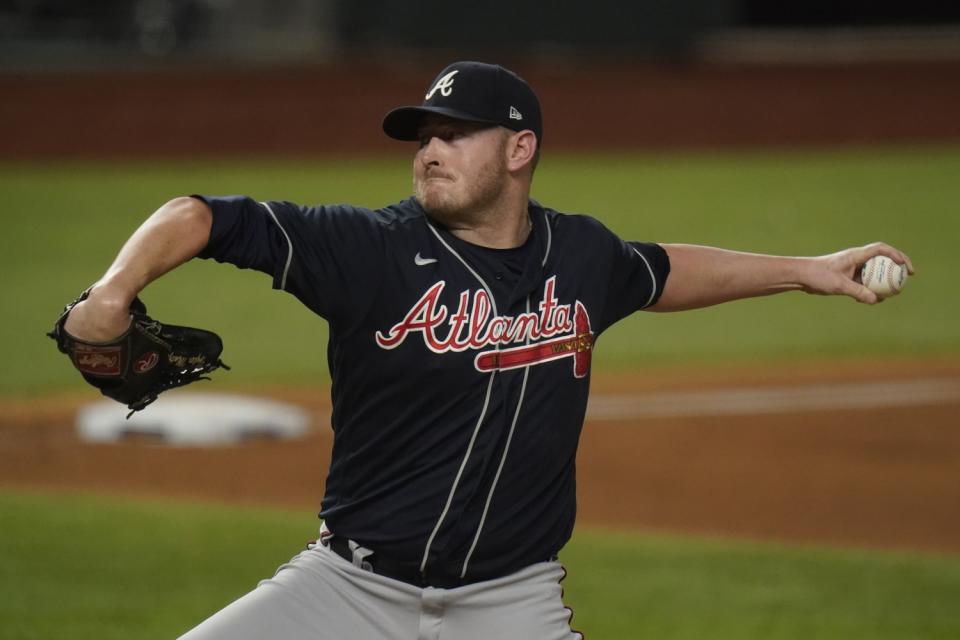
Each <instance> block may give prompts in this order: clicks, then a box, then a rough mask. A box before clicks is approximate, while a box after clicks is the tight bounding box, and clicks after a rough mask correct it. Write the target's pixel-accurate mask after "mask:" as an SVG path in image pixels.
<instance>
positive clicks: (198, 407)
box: [76, 392, 310, 446]
mask: <svg viewBox="0 0 960 640" xmlns="http://www.w3.org/2000/svg"><path fill="white" fill-rule="evenodd" d="M128 413H130V410H129V409H127V407H126V406H125V405H122V404H120V403H119V402H114V401H113V400H101V401H99V402H94V403H91V404H88V405H86V406H84V407H82V408H81V409H80V410H79V411H78V412H77V421H76V428H77V433H78V435H79V436H80V438H81V439H82V440H87V441H90V442H119V441H121V440H124V439H127V438H130V439H149V440H151V441H155V442H158V443H161V444H171V445H180V446H214V445H224V444H237V443H240V442H243V441H245V440H253V439H258V440H260V439H290V438H298V437H301V436H303V435H305V434H306V433H307V431H308V430H309V427H310V414H309V413H308V412H307V411H305V410H304V409H301V408H300V407H297V406H294V405H291V404H287V403H284V402H277V401H275V400H266V399H262V398H254V397H251V396H242V395H232V394H224V393H195V392H168V393H165V394H163V395H162V396H161V397H160V398H159V399H158V400H156V401H155V402H154V403H153V404H151V405H149V406H148V407H147V408H146V409H144V410H142V411H138V412H136V413H135V414H133V415H132V416H130V419H129V420H127V419H126V418H127V414H128Z"/></svg>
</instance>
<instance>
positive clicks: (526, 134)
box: [507, 130, 537, 171]
mask: <svg viewBox="0 0 960 640" xmlns="http://www.w3.org/2000/svg"><path fill="white" fill-rule="evenodd" d="M536 154H537V136H536V134H534V133H533V131H530V130H525V131H518V132H517V133H515V134H513V135H512V136H510V140H509V141H508V143H507V169H508V170H509V171H519V170H520V169H523V168H524V167H526V166H527V165H529V164H531V163H532V162H533V159H534V157H535V156H536Z"/></svg>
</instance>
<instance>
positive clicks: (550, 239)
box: [527, 213, 553, 311]
mask: <svg viewBox="0 0 960 640" xmlns="http://www.w3.org/2000/svg"><path fill="white" fill-rule="evenodd" d="M543 226H545V227H546V228H547V250H546V251H544V252H543V262H541V263H540V266H541V267H545V266H547V257H548V256H549V255H550V247H551V245H552V244H553V231H551V230H550V221H549V220H547V214H546V213H544V214H543ZM527 311H529V309H527Z"/></svg>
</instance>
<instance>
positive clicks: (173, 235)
mask: <svg viewBox="0 0 960 640" xmlns="http://www.w3.org/2000/svg"><path fill="white" fill-rule="evenodd" d="M212 224H213V214H212V213H211V211H210V207H208V206H207V204H206V203H204V202H202V201H200V200H198V199H196V198H188V197H183V198H175V199H173V200H171V201H169V202H167V203H166V204H165V205H163V206H162V207H160V208H159V209H157V211H156V212H155V213H154V214H153V215H151V216H150V217H149V218H147V220H146V221H145V222H144V223H143V224H142V225H140V228H139V229H137V230H136V231H135V232H134V233H133V235H132V236H130V238H129V239H128V240H127V242H126V243H125V244H124V245H123V248H122V249H120V253H119V254H118V255H117V257H116V259H115V260H114V261H113V264H111V265H110V268H109V269H107V272H106V273H105V274H104V275H103V277H101V278H100V279H99V280H98V281H97V282H96V283H95V284H94V285H93V288H92V289H91V290H90V295H89V297H88V298H87V299H86V300H84V301H83V302H81V303H79V304H78V305H76V306H75V307H74V308H73V310H72V311H71V312H70V315H69V317H68V318H67V321H66V324H65V325H64V328H65V329H66V331H67V332H68V333H69V334H70V335H72V336H74V337H77V338H80V339H81V340H86V341H89V342H103V341H107V340H111V339H113V338H115V337H117V336H119V335H120V334H122V333H123V332H124V331H126V330H127V327H129V326H130V314H129V308H130V303H131V302H132V301H133V299H134V298H135V297H136V296H137V295H138V294H139V293H140V292H141V291H143V289H144V288H146V286H147V285H148V284H150V283H151V282H153V281H154V280H156V279H157V278H159V277H160V276H162V275H163V274H165V273H167V272H168V271H170V270H172V269H174V268H176V267H178V266H180V265H181V264H183V263H185V262H187V261H188V260H190V259H191V258H193V257H195V256H196V255H197V254H198V253H200V252H201V251H202V250H203V248H204V247H206V246H207V242H208V241H209V239H210V228H211V226H212Z"/></svg>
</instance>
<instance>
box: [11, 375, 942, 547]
mask: <svg viewBox="0 0 960 640" xmlns="http://www.w3.org/2000/svg"><path fill="white" fill-rule="evenodd" d="M851 380H856V381H863V382H867V383H869V382H882V381H887V382H891V381H893V382H896V381H910V380H914V381H916V380H932V381H939V382H941V383H945V384H946V385H948V386H949V385H953V384H956V385H957V386H958V387H960V361H956V360H944V361H932V362H914V363H903V362H898V363H882V362H880V363H862V362H861V363H848V364H829V365H804V366H793V367H789V368H787V367H783V368H755V369H746V370H745V369H740V370H736V371H717V370H708V371H704V372H699V373H695V372H690V371H682V370H676V371H673V372H669V373H668V374H667V375H665V376H661V377H657V378H653V377H651V376H639V375H632V376H626V375H622V374H617V375H610V374H608V375H598V376H597V377H596V378H595V380H594V382H593V393H594V396H595V397H598V396H603V395H604V394H623V393H628V392H643V393H651V394H656V393H659V392H664V391H676V390H689V389H712V390H726V389H734V388H751V389H754V388H759V389H763V388H778V389H779V388H785V387H790V386H803V385H811V384H814V383H816V384H818V385H822V384H836V385H839V384H841V383H846V382H849V381H851ZM940 386H941V387H943V384H941V385H940ZM264 391H265V393H269V391H268V390H264ZM958 391H960V389H958ZM269 395H272V396H273V397H281V398H284V399H288V400H293V401H297V402H300V403H301V404H303V405H304V406H307V407H308V408H310V409H311V411H312V412H313V414H314V416H315V417H316V421H317V426H316V427H315V428H314V429H313V430H312V432H311V434H310V435H309V436H308V437H307V438H305V439H303V440H300V441H295V442H251V443H246V444H244V445H240V446H234V447H218V448H208V449H197V448H192V449H186V448H173V447H167V446H161V445H156V444H150V443H143V442H140V443H137V442H126V443H122V444H89V443H83V442H80V441H79V440H78V439H77V437H76V436H75V435H74V432H73V429H72V428H71V426H70V424H71V423H72V419H73V412H74V410H75V409H76V407H77V406H79V405H80V404H81V403H83V402H88V401H90V400H92V399H94V398H92V397H91V396H90V395H87V394H84V395H82V396H72V397H67V398H62V399H60V400H59V401H57V402H52V401H49V400H44V401H42V402H21V403H8V404H7V406H6V407H5V411H4V416H5V418H4V419H3V421H2V422H0V487H4V486H5V487H29V488H34V489H56V490H84V491H88V490H89V491H95V492H102V493H108V494H119V495H134V496H138V495H148V496H158V497H160V496H162V497H177V498H186V499H191V500H213V501H218V502H240V503H250V504H262V505H275V506H280V505H282V506H287V507H298V508H303V509H308V510H315V509H316V508H317V506H318V504H319V500H320V497H321V495H322V490H323V478H324V474H325V472H326V468H327V465H328V464H329V454H330V441H331V434H330V431H329V427H328V426H327V422H326V420H327V416H328V415H329V414H328V410H329V407H328V401H327V396H326V391H325V390H321V392H319V393H318V392H289V391H288V392H285V393H269ZM958 397H960V393H958V394H954V395H952V396H951V398H952V399H951V398H947V399H946V400H941V401H932V402H928V403H925V404H924V403H922V401H921V403H920V404H909V403H907V404H904V405H902V406H895V405H896V404H897V403H895V402H892V403H891V404H892V405H894V406H886V407H884V408H882V409H879V408H864V407H859V408H847V409H842V410H810V411H806V410H800V411H797V410H787V411H776V410H773V411H771V412H768V413H763V412H760V413H753V414H749V415H736V414H725V415H715V416H711V415H686V416H684V415H677V416H673V417H659V418H648V419H632V420H624V419H620V420H609V419H608V420H593V421H588V422H587V425H586V428H585V431H584V437H583V440H582V446H581V449H580V453H579V457H578V483H579V500H578V502H579V513H580V523H581V524H590V525H603V526H612V527H620V528H630V529H637V528H640V529H645V530H658V531H669V532H694V533H699V534H708V535H720V536H742V537H748V538H760V539H778V540H787V541H792V542H803V543H818V544H821V543H822V544H838V545H853V546H868V547H889V548H905V549H921V550H928V551H939V552H947V553H960V510H958V509H957V508H956V507H957V505H958V504H960V453H958V452H960V423H958V419H957V415H958V414H960V400H958ZM161 401H162V400H161Z"/></svg>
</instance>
